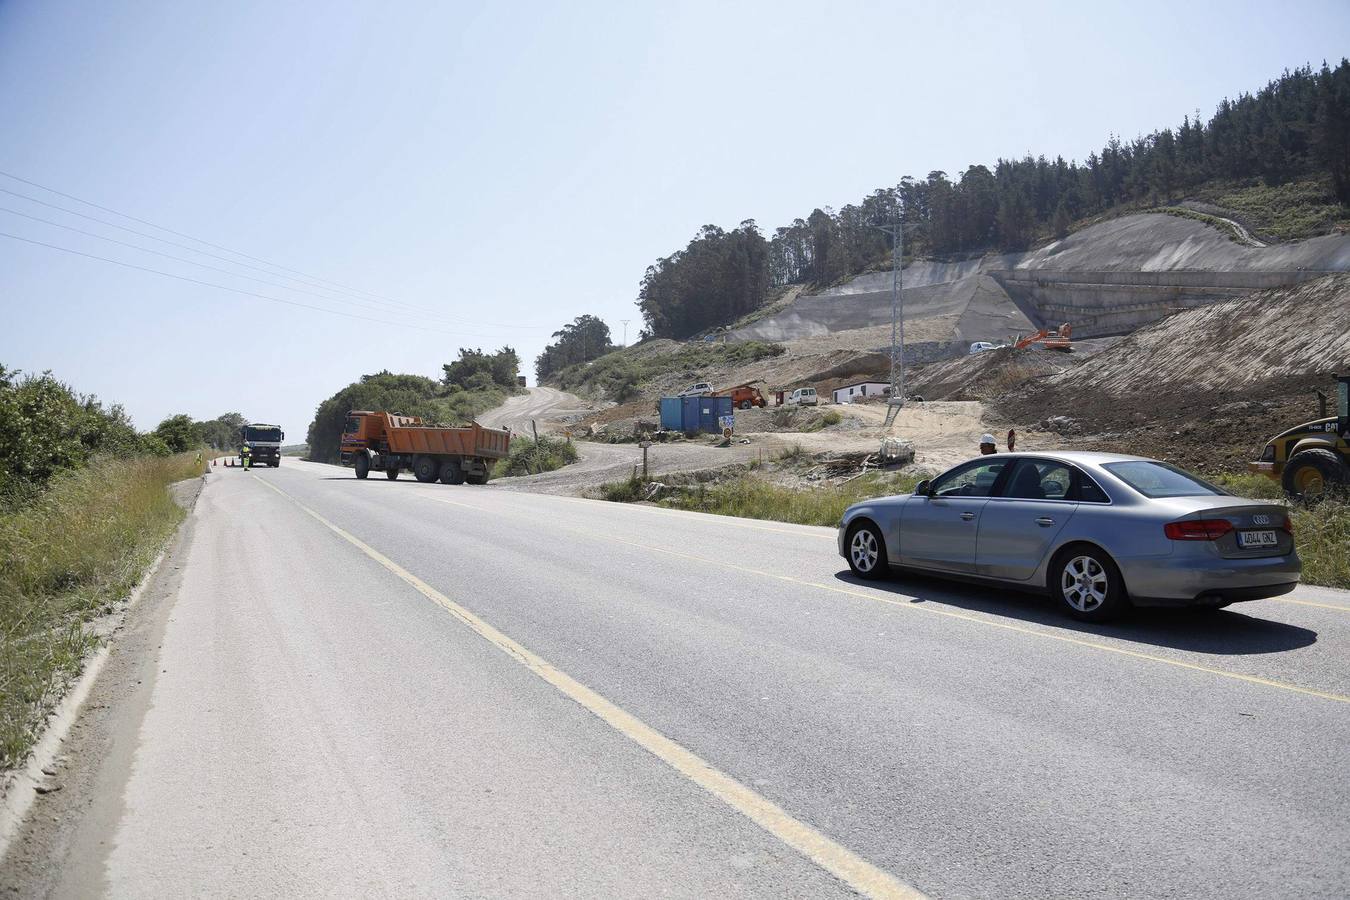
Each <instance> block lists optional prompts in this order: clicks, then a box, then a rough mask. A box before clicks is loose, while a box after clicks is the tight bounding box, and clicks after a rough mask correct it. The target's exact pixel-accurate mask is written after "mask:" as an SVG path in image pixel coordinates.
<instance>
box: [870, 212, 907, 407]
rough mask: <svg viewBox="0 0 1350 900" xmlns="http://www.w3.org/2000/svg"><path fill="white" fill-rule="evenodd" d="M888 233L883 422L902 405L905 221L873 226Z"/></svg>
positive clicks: (903, 381)
mask: <svg viewBox="0 0 1350 900" xmlns="http://www.w3.org/2000/svg"><path fill="white" fill-rule="evenodd" d="M875 227H876V228H878V229H879V230H881V231H884V232H885V233H886V234H889V235H890V236H891V396H890V399H889V400H888V401H887V403H886V425H885V427H887V428H890V427H891V425H892V424H893V423H894V422H895V417H896V414H897V413H899V412H900V407H902V406H904V405H905V359H904V354H905V349H904V348H905V316H904V309H905V307H904V297H903V284H902V281H903V278H902V275H901V270H900V265H901V259H902V257H903V255H904V243H905V238H904V234H905V224H904V222H902V221H899V220H898V219H897V221H896V222H895V223H894V224H893V225H877V226H875Z"/></svg>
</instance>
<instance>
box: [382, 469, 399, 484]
mask: <svg viewBox="0 0 1350 900" xmlns="http://www.w3.org/2000/svg"><path fill="white" fill-rule="evenodd" d="M384 477H385V478H388V479H389V480H390V481H397V480H398V467H397V466H390V467H389V468H387V469H385V470H384Z"/></svg>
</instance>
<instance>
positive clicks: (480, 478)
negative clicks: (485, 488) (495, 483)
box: [464, 472, 488, 484]
mask: <svg viewBox="0 0 1350 900" xmlns="http://www.w3.org/2000/svg"><path fill="white" fill-rule="evenodd" d="M464 480H465V481H467V482H468V483H469V484H487V483H488V473H486V472H484V473H483V474H482V475H465V476H464Z"/></svg>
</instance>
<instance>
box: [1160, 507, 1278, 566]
mask: <svg viewBox="0 0 1350 900" xmlns="http://www.w3.org/2000/svg"><path fill="white" fill-rule="evenodd" d="M1178 499H1180V498H1178ZM1186 499H1187V500H1195V501H1203V502H1196V503H1194V504H1191V503H1187V504H1185V505H1186V506H1190V507H1192V509H1191V510H1190V512H1189V513H1187V514H1186V515H1182V516H1178V517H1177V521H1185V520H1188V519H1190V520H1205V521H1214V520H1223V521H1226V522H1227V523H1228V524H1229V525H1231V526H1232V530H1231V531H1227V532H1226V533H1224V534H1223V535H1221V536H1220V537H1218V538H1217V539H1215V540H1213V541H1211V542H1210V543H1212V544H1213V545H1214V549H1215V550H1217V551H1218V553H1219V555H1220V556H1222V557H1223V558H1224V559H1257V558H1261V557H1269V556H1285V555H1287V554H1289V553H1291V552H1292V551H1293V549H1294V537H1293V535H1292V534H1290V533H1289V531H1287V530H1286V528H1285V523H1286V522H1287V520H1288V517H1289V510H1288V509H1286V508H1285V507H1283V506H1280V505H1278V504H1274V503H1258V502H1254V501H1247V502H1242V501H1241V500H1239V499H1238V498H1234V497H1203V498H1201V497H1193V498H1186ZM1234 500H1237V501H1238V502H1236V503H1234V502H1233V501H1234ZM1272 540H1273V543H1271V541H1272Z"/></svg>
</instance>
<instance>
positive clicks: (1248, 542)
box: [1238, 531, 1279, 547]
mask: <svg viewBox="0 0 1350 900" xmlns="http://www.w3.org/2000/svg"><path fill="white" fill-rule="evenodd" d="M1238 543H1239V544H1240V545H1242V546H1243V547H1274V546H1275V545H1276V544H1277V543H1279V541H1278V540H1276V538H1275V532H1273V531H1239V532H1238Z"/></svg>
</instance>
